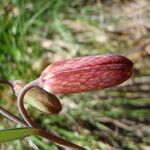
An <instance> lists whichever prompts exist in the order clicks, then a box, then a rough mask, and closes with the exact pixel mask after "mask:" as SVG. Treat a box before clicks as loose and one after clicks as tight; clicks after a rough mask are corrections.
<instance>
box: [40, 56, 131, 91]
mask: <svg viewBox="0 0 150 150" xmlns="http://www.w3.org/2000/svg"><path fill="white" fill-rule="evenodd" d="M132 67H133V64H132V62H131V61H130V60H129V59H127V58H125V57H123V56H121V55H101V56H100V55H97V56H86V57H78V58H74V59H68V60H65V61H59V62H56V63H53V64H52V65H49V66H48V67H47V68H46V69H45V70H44V71H43V72H42V74H41V76H40V78H39V80H38V82H39V86H40V87H42V88H43V89H45V90H46V91H48V92H50V93H53V94H70V93H78V92H86V91H93V90H98V89H104V88H109V87H113V86H116V85H119V84H121V83H122V82H124V81H126V80H127V79H128V78H129V77H130V76H131V74H132Z"/></svg>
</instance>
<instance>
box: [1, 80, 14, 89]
mask: <svg viewBox="0 0 150 150" xmlns="http://www.w3.org/2000/svg"><path fill="white" fill-rule="evenodd" d="M0 83H2V84H6V85H9V86H10V87H11V88H12V90H13V84H12V81H10V80H0ZM13 91H14V90H13Z"/></svg>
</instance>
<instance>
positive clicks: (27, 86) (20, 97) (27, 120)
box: [17, 79, 38, 128]
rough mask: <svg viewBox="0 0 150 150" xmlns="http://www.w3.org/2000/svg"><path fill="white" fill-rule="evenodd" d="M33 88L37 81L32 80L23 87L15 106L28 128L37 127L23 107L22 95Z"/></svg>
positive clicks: (36, 85)
mask: <svg viewBox="0 0 150 150" xmlns="http://www.w3.org/2000/svg"><path fill="white" fill-rule="evenodd" d="M33 87H38V79H37V80H34V81H32V82H30V83H28V84H27V85H25V86H24V87H23V89H22V90H21V92H20V94H19V96H18V99H17V105H18V109H19V111H20V113H21V115H22V117H23V118H24V120H25V121H26V123H27V124H28V125H29V126H30V127H35V128H36V127H38V126H37V125H36V124H35V122H34V121H33V120H32V119H31V117H30V116H29V115H28V113H27V111H26V109H25V107H24V101H23V100H24V95H25V94H26V92H27V91H28V90H30V89H31V88H33Z"/></svg>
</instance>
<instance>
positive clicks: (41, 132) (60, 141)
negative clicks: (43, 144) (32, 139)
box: [37, 129, 86, 150]
mask: <svg viewBox="0 0 150 150" xmlns="http://www.w3.org/2000/svg"><path fill="white" fill-rule="evenodd" d="M37 132H38V133H37V135H39V136H42V137H44V138H46V139H48V140H50V141H52V142H54V143H56V144H58V145H60V146H63V147H65V148H66V147H67V148H69V149H71V150H86V149H85V148H83V147H81V146H78V145H76V144H73V143H72V142H69V141H67V140H65V139H62V138H60V137H59V136H57V135H54V134H52V133H50V132H47V131H45V130H43V129H39V130H38V131H37Z"/></svg>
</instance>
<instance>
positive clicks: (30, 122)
mask: <svg viewBox="0 0 150 150" xmlns="http://www.w3.org/2000/svg"><path fill="white" fill-rule="evenodd" d="M33 87H39V86H38V79H37V80H34V81H32V82H30V83H28V84H27V85H25V86H24V87H23V89H22V91H21V92H20V94H19V96H18V99H17V104H18V108H19V111H20V113H21V115H22V117H23V118H24V120H25V121H26V122H27V124H28V125H29V126H30V127H34V128H39V127H38V126H37V125H36V123H35V122H34V121H33V120H32V119H31V118H30V116H29V115H28V113H27V111H26V109H25V107H24V95H25V94H26V92H27V91H28V90H30V89H31V88H33ZM36 134H37V135H39V136H42V137H44V138H46V139H48V140H50V141H52V142H54V143H56V144H58V145H61V146H63V147H68V148H69V149H72V150H85V149H84V148H82V147H80V146H78V145H76V144H73V143H71V142H69V141H67V140H65V139H62V138H60V137H59V136H56V135H54V134H52V133H49V132H47V131H45V130H43V129H41V128H39V130H38V132H37V133H36Z"/></svg>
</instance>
